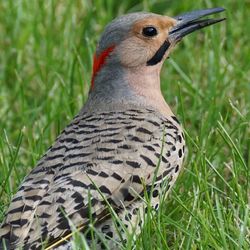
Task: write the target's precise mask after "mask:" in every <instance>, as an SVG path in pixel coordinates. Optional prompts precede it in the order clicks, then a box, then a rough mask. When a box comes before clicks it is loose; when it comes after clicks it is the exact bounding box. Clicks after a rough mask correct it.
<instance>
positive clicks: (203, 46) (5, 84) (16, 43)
mask: <svg viewBox="0 0 250 250" xmlns="http://www.w3.org/2000/svg"><path fill="white" fill-rule="evenodd" d="M93 2H94V3H92V1H90V0H89V1H87V0H82V1H80V0H79V1H70V0H67V1H60V0H58V1H49V0H45V1H44V0H40V1H39V0H23V1H22V0H8V1H7V0H0V12H1V15H0V183H1V187H0V221H1V218H2V217H3V214H4V211H5V210H6V208H7V206H8V204H9V202H10V199H11V196H12V194H13V193H15V191H16V190H17V187H18V185H19V184H20V182H21V181H22V179H23V177H24V176H25V175H26V174H27V173H29V171H30V170H31V169H32V167H33V166H34V165H35V164H36V162H37V160H38V159H39V158H40V157H41V156H42V154H43V153H44V152H45V151H46V149H47V148H48V147H49V146H50V145H51V144H52V142H53V141H54V139H55V138H56V136H57V134H58V133H59V132H60V131H61V130H62V129H63V128H64V126H65V125H66V124H67V123H69V122H70V120H71V119H72V117H73V116H74V115H75V114H77V112H78V111H79V109H80V108H81V106H82V105H83V103H84V102H85V100H86V98H87V93H88V89H89V83H90V77H91V65H92V55H93V52H94V50H95V44H96V42H97V39H98V37H99V35H100V33H101V31H102V30H103V27H104V25H105V24H107V23H108V22H109V21H110V20H112V19H113V18H114V17H116V16H117V15H119V14H122V13H127V12H132V11H138V10H146V11H153V12H156V13H161V14H167V15H177V14H179V13H181V12H184V11H189V10H193V9H200V8H207V7H216V6H222V7H225V8H226V9H227V12H226V14H224V15H226V16H227V21H226V22H224V23H221V24H218V25H215V26H213V27H210V28H207V29H206V30H203V31H200V32H199V33H196V34H193V35H190V36H189V37H187V38H185V40H184V41H183V42H182V43H181V44H179V45H178V48H177V49H176V50H175V52H174V53H173V54H172V57H171V59H170V60H168V61H167V62H166V63H165V66H164V68H163V72H162V83H163V84H162V90H163V93H164V96H165V98H166V100H167V101H168V103H169V104H170V106H171V107H173V110H174V111H175V113H176V114H177V115H178V117H179V118H180V120H181V121H182V123H183V126H184V128H185V130H186V139H187V145H188V155H187V157H186V163H185V169H184V171H183V172H182V175H181V176H180V178H179V179H178V181H177V184H176V185H175V188H174V190H173V192H172V193H171V195H170V196H169V197H168V199H167V200H166V202H164V203H163V204H162V206H161V210H160V213H159V214H158V216H156V217H155V218H154V219H152V221H149V223H147V224H146V226H145V230H144V231H143V233H142V235H141V236H140V237H138V240H137V242H136V244H137V248H138V249H250V211H249V210H250V209H249V203H250V170H249V168H250V124H249V121H250V112H249V110H250V83H249V81H250V46H249V39H250V37H249V30H250V16H249V11H250V2H249V1H246V0H239V1H234V0H228V1H219V0H218V1H210V0H207V1H195V0H190V1H170V0H168V1H167V0H165V1H149V0H148V1H133V0H130V1H122V2H121V1H115V0H108V1H102V0H97V1H93ZM128 248H129V247H128Z"/></svg>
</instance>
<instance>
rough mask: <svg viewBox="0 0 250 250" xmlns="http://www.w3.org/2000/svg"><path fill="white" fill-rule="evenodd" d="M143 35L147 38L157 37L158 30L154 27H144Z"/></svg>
mask: <svg viewBox="0 0 250 250" xmlns="http://www.w3.org/2000/svg"><path fill="white" fill-rule="evenodd" d="M142 34H143V35H144V36H147V37H152V36H156V35H157V34H158V32H157V29H156V28H155V27H153V26H148V27H144V28H143V30H142Z"/></svg>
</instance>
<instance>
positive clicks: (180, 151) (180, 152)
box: [178, 149, 182, 158]
mask: <svg viewBox="0 0 250 250" xmlns="http://www.w3.org/2000/svg"><path fill="white" fill-rule="evenodd" d="M178 155H179V157H180V158H181V157H182V150H181V149H179V151H178Z"/></svg>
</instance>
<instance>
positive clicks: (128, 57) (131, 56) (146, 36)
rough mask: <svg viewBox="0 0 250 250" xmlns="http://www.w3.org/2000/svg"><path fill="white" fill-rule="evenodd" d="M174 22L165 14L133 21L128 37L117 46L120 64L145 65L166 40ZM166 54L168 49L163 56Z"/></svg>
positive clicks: (130, 65)
mask: <svg viewBox="0 0 250 250" xmlns="http://www.w3.org/2000/svg"><path fill="white" fill-rule="evenodd" d="M175 24H176V20H175V19H173V18H170V17H165V16H152V17H148V18H144V19H141V20H139V21H137V22H135V23H134V25H133V26H132V29H131V31H130V32H129V34H128V37H127V38H126V39H125V40H124V41H123V42H122V43H121V44H120V45H119V46H118V47H117V51H118V54H119V57H120V61H121V64H122V65H123V66H126V67H137V66H140V65H146V63H147V61H149V60H150V59H151V58H152V57H153V56H154V55H155V53H156V52H157V50H158V49H159V48H160V47H161V45H162V44H163V43H164V41H166V40H167V38H168V32H169V30H170V29H171V27H173V26H174V25H175ZM167 54H168V51H167V52H166V54H165V55H164V58H165V57H166V56H167ZM164 58H163V60H164Z"/></svg>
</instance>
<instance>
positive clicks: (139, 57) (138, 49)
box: [117, 38, 152, 67]
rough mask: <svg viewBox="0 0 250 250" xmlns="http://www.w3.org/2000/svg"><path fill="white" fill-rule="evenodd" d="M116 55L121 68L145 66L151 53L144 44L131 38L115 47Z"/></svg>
mask: <svg viewBox="0 0 250 250" xmlns="http://www.w3.org/2000/svg"><path fill="white" fill-rule="evenodd" d="M117 53H118V56H119V59H120V62H121V64H122V65H123V66H125V67H137V66H141V65H145V64H146V62H147V60H148V58H150V55H151V53H152V52H151V50H150V48H149V47H148V46H145V43H144V42H140V41H138V40H136V39H132V38H131V39H127V40H125V41H123V42H122V43H121V44H120V45H119V46H118V47H117Z"/></svg>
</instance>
